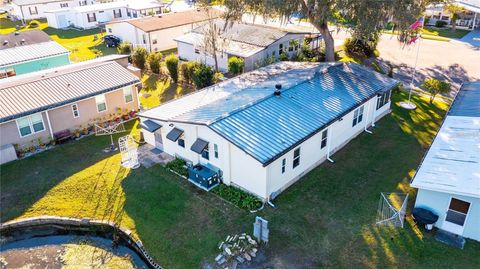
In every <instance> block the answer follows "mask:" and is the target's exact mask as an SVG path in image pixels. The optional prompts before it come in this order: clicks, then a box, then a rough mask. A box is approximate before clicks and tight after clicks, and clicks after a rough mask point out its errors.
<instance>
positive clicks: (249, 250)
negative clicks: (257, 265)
mask: <svg viewBox="0 0 480 269" xmlns="http://www.w3.org/2000/svg"><path fill="white" fill-rule="evenodd" d="M257 247H258V243H257V241H255V239H253V238H252V237H251V236H250V235H247V234H246V233H243V234H236V235H233V236H230V235H229V236H227V238H226V239H225V240H224V241H222V242H220V244H219V246H218V249H220V250H221V251H222V252H221V253H220V254H218V256H217V257H215V263H216V264H217V265H218V268H222V269H227V268H229V269H230V268H234V269H236V268H237V267H238V265H239V264H242V263H244V262H250V261H252V259H253V258H254V257H256V256H257V251H258V249H257Z"/></svg>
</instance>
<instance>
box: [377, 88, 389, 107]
mask: <svg viewBox="0 0 480 269" xmlns="http://www.w3.org/2000/svg"><path fill="white" fill-rule="evenodd" d="M389 101H390V91H387V92H384V93H383V94H382V95H379V96H378V97H377V110H378V109H380V108H381V107H383V106H384V105H386V104H388V102H389Z"/></svg>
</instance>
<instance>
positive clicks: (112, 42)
mask: <svg viewBox="0 0 480 269" xmlns="http://www.w3.org/2000/svg"><path fill="white" fill-rule="evenodd" d="M103 41H104V42H105V45H107V47H116V46H118V44H120V42H122V40H120V38H118V37H116V36H114V35H106V36H104V37H103Z"/></svg>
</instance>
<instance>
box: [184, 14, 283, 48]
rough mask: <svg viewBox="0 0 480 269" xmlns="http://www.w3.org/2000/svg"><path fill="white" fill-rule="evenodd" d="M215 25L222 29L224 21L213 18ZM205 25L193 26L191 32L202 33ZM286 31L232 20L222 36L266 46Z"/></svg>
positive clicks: (207, 25) (206, 25)
mask: <svg viewBox="0 0 480 269" xmlns="http://www.w3.org/2000/svg"><path fill="white" fill-rule="evenodd" d="M215 25H216V27H217V29H224V26H225V21H224V20H220V19H218V20H215ZM206 27H209V24H207V23H205V24H204V25H202V26H200V27H197V28H195V29H194V30H193V31H192V32H194V33H199V34H203V33H204V32H205V28H206ZM288 33H289V32H288V31H285V30H282V29H279V28H275V27H271V26H266V25H254V24H244V23H238V22H234V23H233V24H231V25H230V24H228V25H227V27H226V28H225V32H223V33H222V36H223V37H226V38H228V39H229V40H233V41H237V42H242V43H246V44H250V45H254V46H260V47H266V46H268V45H270V44H272V43H273V42H275V41H277V40H279V39H280V38H282V37H284V36H285V35H287V34H288Z"/></svg>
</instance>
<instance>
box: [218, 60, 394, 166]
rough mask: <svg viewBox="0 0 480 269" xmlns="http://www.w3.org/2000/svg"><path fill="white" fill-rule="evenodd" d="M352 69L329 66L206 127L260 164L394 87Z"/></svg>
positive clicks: (361, 69) (391, 82) (360, 69)
mask: <svg viewBox="0 0 480 269" xmlns="http://www.w3.org/2000/svg"><path fill="white" fill-rule="evenodd" d="M373 72H374V71H370V70H368V69H365V68H364V67H359V66H356V65H353V64H345V65H340V66H332V67H330V68H328V69H327V70H326V72H322V73H319V74H317V75H316V76H315V77H313V79H311V80H308V81H305V82H303V83H301V84H299V85H297V86H294V87H292V88H289V89H286V90H283V91H282V93H281V95H280V96H278V97H277V96H273V95H270V97H268V98H265V99H263V100H261V101H260V102H257V103H255V104H252V105H251V106H249V107H246V108H243V109H241V110H238V111H237V112H235V113H233V114H230V115H229V116H228V117H225V118H222V119H220V120H218V121H216V122H214V123H211V124H210V125H209V126H210V128H211V129H213V130H214V131H216V132H217V133H218V134H220V135H221V136H223V137H224V138H226V139H227V140H229V141H230V142H231V143H233V144H234V145H236V146H237V147H239V148H240V149H242V150H244V151H245V152H246V153H248V154H249V155H251V156H252V157H254V158H255V159H257V160H258V161H259V162H261V163H262V164H263V165H268V164H269V163H270V162H272V161H273V160H275V159H276V158H278V157H279V156H281V155H283V154H284V153H285V152H287V151H288V150H290V149H291V148H292V147H295V146H296V145H297V144H299V143H301V142H302V141H304V140H305V139H307V138H308V137H310V136H311V135H313V134H315V133H316V132H318V131H320V130H321V129H323V128H324V127H325V126H326V125H328V124H329V123H330V122H332V121H334V120H336V119H338V118H339V117H341V116H343V115H344V114H346V113H348V112H349V111H351V110H352V109H354V108H356V107H358V106H360V105H361V104H362V103H364V102H365V101H366V100H368V99H370V98H371V97H372V96H374V95H375V94H377V93H379V92H382V91H384V90H389V89H391V88H393V87H394V86H395V85H396V84H397V82H396V81H395V80H393V79H390V78H386V77H384V76H382V75H377V74H373Z"/></svg>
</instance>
